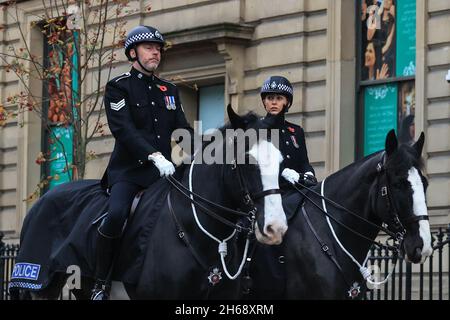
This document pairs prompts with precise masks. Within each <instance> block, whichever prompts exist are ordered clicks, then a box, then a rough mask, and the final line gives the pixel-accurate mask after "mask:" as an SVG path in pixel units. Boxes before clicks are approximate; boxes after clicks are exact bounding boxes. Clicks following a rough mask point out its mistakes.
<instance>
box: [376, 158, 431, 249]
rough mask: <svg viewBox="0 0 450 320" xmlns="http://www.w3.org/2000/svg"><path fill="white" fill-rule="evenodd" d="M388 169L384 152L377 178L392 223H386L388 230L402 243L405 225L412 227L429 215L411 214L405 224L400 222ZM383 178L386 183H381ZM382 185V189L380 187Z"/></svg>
mask: <svg viewBox="0 0 450 320" xmlns="http://www.w3.org/2000/svg"><path fill="white" fill-rule="evenodd" d="M387 171H388V169H387V167H386V153H385V152H383V155H382V158H381V161H380V162H378V164H377V172H378V173H379V175H378V176H377V179H378V180H377V187H378V189H379V190H380V194H381V199H383V200H385V203H386V206H385V207H386V212H387V213H388V217H389V218H390V220H391V221H389V223H385V224H386V225H387V228H388V229H389V230H391V231H392V232H393V233H394V234H395V239H396V240H397V241H400V242H401V241H402V240H403V237H404V235H405V234H406V228H405V226H404V224H405V225H407V226H408V225H410V224H413V223H416V222H419V221H421V220H428V219H429V218H428V215H418V216H417V215H414V214H411V215H410V217H408V218H407V219H404V221H403V223H404V224H403V223H402V222H401V221H400V217H399V215H398V208H397V206H396V203H395V201H393V200H392V192H390V191H389V186H390V181H389V175H388V172H387ZM381 178H384V179H385V181H386V183H381V182H380V180H381ZM380 185H381V187H380Z"/></svg>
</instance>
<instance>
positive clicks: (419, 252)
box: [414, 248, 422, 260]
mask: <svg viewBox="0 0 450 320" xmlns="http://www.w3.org/2000/svg"><path fill="white" fill-rule="evenodd" d="M414 254H415V256H416V257H417V258H418V259H419V260H420V258H421V257H422V249H421V248H416V250H414Z"/></svg>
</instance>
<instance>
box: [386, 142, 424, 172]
mask: <svg viewBox="0 0 450 320" xmlns="http://www.w3.org/2000/svg"><path fill="white" fill-rule="evenodd" d="M387 167H388V168H392V169H393V168H395V169H397V170H399V171H402V172H405V171H408V170H409V168H411V167H416V168H418V169H420V170H422V169H423V168H424V161H423V158H422V157H421V156H420V155H419V156H417V151H416V149H415V148H414V147H412V146H411V145H409V144H407V143H403V144H400V145H399V147H398V148H397V150H396V152H394V153H393V154H392V156H391V158H390V159H389V162H388V164H387Z"/></svg>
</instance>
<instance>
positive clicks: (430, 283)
mask: <svg viewBox="0 0 450 320" xmlns="http://www.w3.org/2000/svg"><path fill="white" fill-rule="evenodd" d="M432 237H433V255H432V256H431V257H429V258H428V259H427V261H425V263H424V264H419V265H413V264H411V263H409V262H406V261H405V260H404V259H403V258H398V260H397V264H396V266H395V268H394V270H393V272H392V275H391V277H390V279H389V280H388V281H387V282H386V283H385V284H384V285H383V286H382V287H381V288H379V289H373V290H368V291H367V292H366V297H365V298H366V299H367V300H449V299H450V295H449V290H450V289H449V288H450V277H449V266H450V250H449V247H450V245H449V243H450V225H449V226H448V227H447V228H446V229H443V228H440V229H439V230H438V231H437V232H434V233H433V234H432ZM393 261H394V257H393V255H392V252H390V251H388V250H386V249H381V248H378V249H374V248H372V249H371V256H370V257H369V265H372V266H374V265H376V266H378V268H376V269H378V270H379V271H380V274H379V278H380V279H384V278H385V277H386V276H387V275H388V273H389V272H390V271H391V269H392V267H393Z"/></svg>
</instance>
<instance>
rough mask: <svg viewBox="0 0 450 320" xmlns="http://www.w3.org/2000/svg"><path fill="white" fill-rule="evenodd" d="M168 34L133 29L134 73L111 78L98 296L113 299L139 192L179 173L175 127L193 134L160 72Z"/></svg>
mask: <svg viewBox="0 0 450 320" xmlns="http://www.w3.org/2000/svg"><path fill="white" fill-rule="evenodd" d="M164 44H165V42H164V38H163V36H162V34H161V33H160V32H159V31H158V30H157V29H155V28H153V27H149V26H138V27H135V28H133V29H132V30H131V31H130V32H129V34H128V36H127V39H126V42H125V54H126V56H127V58H128V60H129V61H131V62H133V64H132V68H131V71H130V72H127V73H125V74H123V75H121V76H118V77H116V78H114V79H112V80H111V81H109V82H108V83H107V85H106V88H105V99H104V103H105V109H106V115H107V118H108V125H109V128H110V129H111V132H112V134H113V136H114V138H115V146H114V150H113V152H112V155H111V158H110V161H109V164H108V167H107V169H106V172H105V175H104V177H103V179H102V183H103V184H104V185H106V186H108V187H109V190H110V199H109V208H108V214H107V216H106V218H105V219H104V220H103V221H102V223H101V224H100V226H99V228H98V235H97V243H96V283H95V286H94V289H93V293H92V297H91V298H92V299H93V300H105V299H108V292H109V283H108V282H107V278H108V273H109V271H110V269H111V267H112V261H113V253H114V249H115V248H114V247H115V243H116V242H117V239H118V238H120V237H121V235H122V231H123V228H124V223H125V221H126V219H127V217H128V214H129V211H130V207H131V205H132V202H133V199H134V197H135V195H136V194H137V193H138V192H139V191H140V190H142V189H145V188H147V187H148V186H149V185H151V184H152V183H154V182H155V181H156V180H157V179H159V178H160V177H163V176H165V177H167V176H169V175H172V174H173V173H174V172H175V168H174V165H173V164H172V162H171V135H172V132H173V131H174V130H175V129H178V128H185V129H188V130H189V131H191V132H193V130H192V128H191V127H190V125H189V124H188V122H187V120H186V117H185V115H184V112H183V108H182V106H181V102H180V97H179V94H178V90H177V88H176V86H175V85H174V84H172V83H170V82H167V81H165V80H163V79H160V78H158V77H157V76H155V74H154V72H155V70H156V68H157V67H158V65H159V63H160V60H161V52H162V49H163V47H164Z"/></svg>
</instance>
